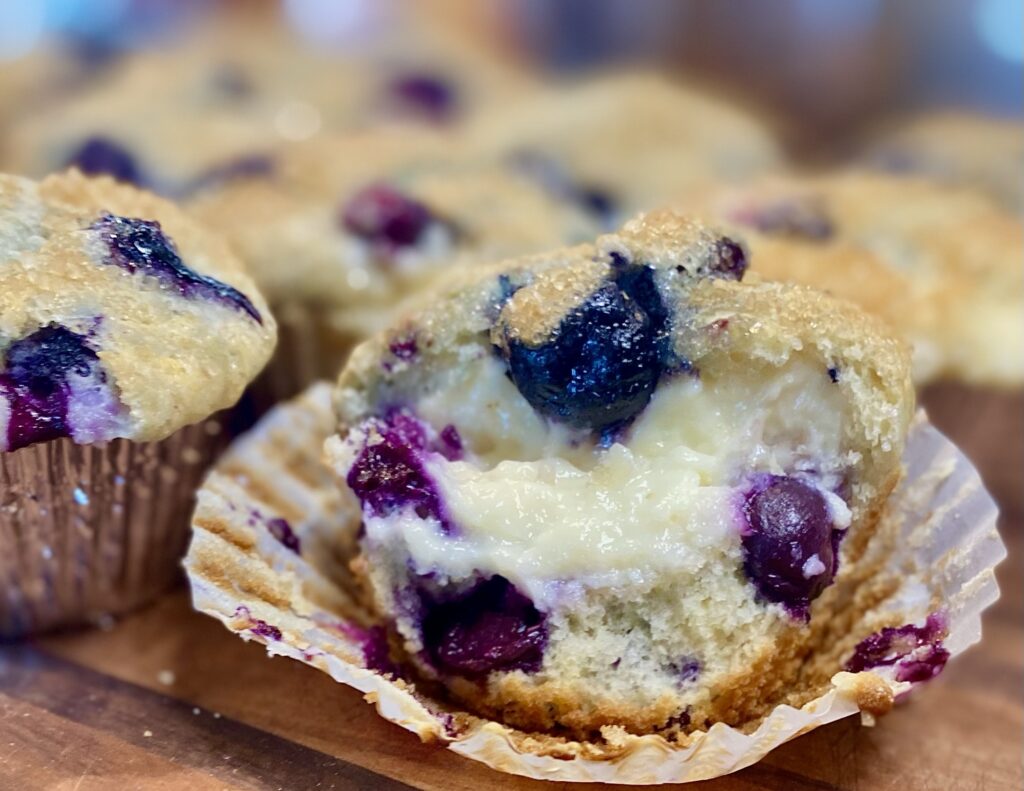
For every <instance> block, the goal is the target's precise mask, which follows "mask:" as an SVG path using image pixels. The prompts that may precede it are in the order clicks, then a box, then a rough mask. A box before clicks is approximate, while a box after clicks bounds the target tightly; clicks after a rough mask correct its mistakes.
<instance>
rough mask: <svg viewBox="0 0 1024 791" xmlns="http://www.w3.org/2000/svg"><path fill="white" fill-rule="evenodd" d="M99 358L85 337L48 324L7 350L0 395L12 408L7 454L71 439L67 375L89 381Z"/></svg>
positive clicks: (9, 420) (0, 377)
mask: <svg viewBox="0 0 1024 791" xmlns="http://www.w3.org/2000/svg"><path fill="white" fill-rule="evenodd" d="M98 365H99V355H97V354H96V352H95V351H94V350H93V349H92V348H90V347H89V345H88V343H87V341H86V338H85V336H84V335H79V334H78V333H75V332H72V331H71V330H69V329H67V328H66V327H62V326H60V325H59V324H49V325H47V326H45V327H42V328H41V329H38V330H36V331H35V332H33V333H32V334H31V335H28V336H26V337H24V338H22V339H20V340H17V341H15V342H14V343H12V344H11V345H10V346H8V347H7V351H6V354H5V355H4V369H3V373H0V395H2V396H4V397H5V398H6V399H7V402H8V408H9V410H10V414H9V417H8V423H7V443H6V445H7V449H8V450H17V449H18V448H23V447H25V446H27V445H32V444H34V443H36V442H46V441H48V440H52V439H58V438H60V437H67V436H70V433H71V427H70V426H69V425H68V399H69V397H70V388H69V386H68V381H67V379H68V375H69V374H72V373H74V374H78V375H79V376H83V377H84V376H88V375H89V374H90V373H91V372H92V371H93V370H95V367H96V366H98Z"/></svg>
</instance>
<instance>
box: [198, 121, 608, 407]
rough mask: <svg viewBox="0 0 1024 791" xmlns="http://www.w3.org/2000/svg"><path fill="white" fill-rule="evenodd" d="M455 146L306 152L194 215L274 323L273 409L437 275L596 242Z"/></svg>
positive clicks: (342, 141) (371, 145) (337, 147)
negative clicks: (249, 278)
mask: <svg viewBox="0 0 1024 791" xmlns="http://www.w3.org/2000/svg"><path fill="white" fill-rule="evenodd" d="M453 145H456V142H455V140H454V139H452V138H449V137H446V136H442V137H438V136H434V135H431V134H427V133H423V134H411V133H404V132H400V131H398V132H392V133H385V132H376V133H373V134H366V135H352V136H347V137H344V138H338V139H332V140H325V141H320V142H317V143H311V144H308V145H306V146H301V147H295V148H293V149H291V150H290V151H287V152H283V153H282V154H281V155H280V157H279V158H278V159H277V160H276V161H275V167H274V168H273V169H272V170H271V171H270V172H269V173H268V174H267V175H265V176H253V177H251V178H245V179H235V180H233V181H230V182H225V183H223V184H222V185H221V186H220V187H215V188H213V189H210V190H206V191H204V192H202V193H200V194H199V195H198V196H197V198H196V199H195V200H193V201H192V202H191V203H190V204H189V208H190V209H191V210H192V211H193V213H195V214H196V216H198V217H200V218H201V219H202V220H204V221H205V222H207V223H208V224H209V225H210V226H211V227H214V228H217V229H218V230H220V231H221V232H223V233H224V234H225V235H226V236H227V237H228V239H229V240H230V241H231V243H232V244H233V245H234V246H235V248H236V249H237V250H238V252H239V253H240V254H241V255H242V257H243V259H244V260H245V261H246V263H247V264H248V266H249V268H250V271H251V272H252V273H253V276H254V277H255V278H256V279H257V282H258V283H259V284H260V286H261V288H262V290H263V291H264V293H265V294H266V295H267V297H268V299H269V300H270V301H271V303H272V304H273V305H274V307H275V311H276V312H277V313H278V316H279V317H280V319H281V321H282V326H283V330H284V332H283V336H282V348H281V351H280V353H279V358H280V361H281V367H280V373H281V385H280V388H279V389H278V391H277V396H278V397H284V396H288V395H291V394H293V393H295V392H297V391H298V390H299V389H301V388H302V387H303V386H304V385H306V384H308V383H309V382H310V381H311V380H313V379H315V378H318V377H326V378H329V379H334V378H335V377H336V376H337V373H338V370H339V369H340V366H341V362H342V361H343V358H344V355H345V354H346V353H347V351H348V349H349V348H350V347H351V345H352V344H353V343H354V342H356V341H358V340H360V339H362V338H364V337H366V336H367V335H369V334H371V333H373V332H375V331H376V330H378V329H380V328H382V327H384V326H386V325H387V323H388V322H389V320H390V318H391V317H392V316H393V315H395V314H396V312H397V311H398V310H399V309H400V307H399V306H400V305H401V303H402V302H403V301H405V300H406V299H408V298H410V297H415V295H416V294H418V293H419V292H420V291H421V290H422V289H423V288H424V287H425V286H426V285H427V284H428V283H429V282H430V281H431V280H433V279H434V278H436V277H437V276H438V274H439V273H440V272H442V271H444V270H445V269H447V268H449V267H453V266H471V265H473V264H475V263H479V262H482V261H486V260H489V259H499V258H502V257H506V256H510V255H516V254H520V253H525V252H536V251H539V250H543V249H545V248H548V247H552V246H557V245H560V244H565V243H571V242H577V241H581V240H583V239H586V238H589V237H592V236H593V234H594V231H595V227H596V226H595V225H594V223H593V222H592V221H591V219H590V218H589V216H588V215H586V214H585V213H584V212H582V211H580V210H579V209H578V208H577V207H576V206H575V205H573V204H572V203H569V202H565V201H562V200H559V199H558V198H556V197H554V196H552V195H550V194H548V193H547V192H546V191H545V190H543V189H541V188H540V187H538V186H537V185H536V184H534V183H533V182H532V181H530V180H529V179H526V178H523V177H521V176H519V175H518V174H516V173H513V172H511V171H508V170H506V169H504V168H501V167H499V166H492V165H488V164H476V163H473V162H470V161H462V160H460V159H458V158H457V157H454V156H453V155H452V154H451V153H450V151H449V150H448V149H449V148H450V147H452V146H453ZM292 336H294V337H292ZM303 361H307V362H305V363H303ZM275 365H276V363H275ZM300 365H301V366H302V367H301V368H300Z"/></svg>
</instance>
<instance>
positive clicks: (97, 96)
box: [3, 52, 280, 195]
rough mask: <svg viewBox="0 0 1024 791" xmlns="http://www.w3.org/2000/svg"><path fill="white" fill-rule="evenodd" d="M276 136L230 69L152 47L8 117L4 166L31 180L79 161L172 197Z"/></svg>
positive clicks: (89, 170) (91, 170) (91, 171)
mask: <svg viewBox="0 0 1024 791" xmlns="http://www.w3.org/2000/svg"><path fill="white" fill-rule="evenodd" d="M279 142H280V137H279V136H277V135H276V133H275V130H274V126H273V118H272V117H271V116H270V113H269V109H268V108H263V107H261V106H259V105H258V104H257V103H256V102H255V100H253V99H252V98H251V96H250V94H249V93H248V90H247V89H246V88H245V86H244V81H243V80H242V78H241V77H240V76H239V75H238V74H236V73H234V72H233V71H232V70H231V68H230V67H228V66H227V65H224V66H221V65H220V64H218V63H210V62H205V61H202V60H199V61H192V60H190V59H187V58H178V57H176V56H171V55H169V54H168V53H163V52H158V53H151V54H147V55H138V56H136V57H134V58H132V59H129V60H126V61H125V62H123V63H121V64H119V66H118V68H117V69H114V70H111V71H110V72H109V73H108V74H107V75H106V77H105V78H104V79H101V80H98V81H96V82H95V83H93V84H92V85H91V86H90V87H89V88H88V89H87V90H83V91H80V92H78V93H77V94H76V95H74V96H73V97H70V98H68V99H67V100H66V101H63V102H59V103H56V104H52V105H48V106H46V107H44V108H40V109H38V110H37V111H35V112H30V113H25V114H24V116H23V117H22V118H21V119H20V120H19V121H18V122H17V123H15V124H13V125H12V128H11V130H10V135H9V139H8V140H7V144H6V145H5V147H4V150H3V164H4V166H5V168H6V169H7V170H10V171H12V172H16V173H19V174H22V175H26V176H30V177H33V178H39V177H42V176H45V175H47V174H50V173H54V172H57V171H60V170H63V169H66V168H69V167H76V168H78V169H79V170H81V171H82V172H83V173H86V174H87V175H107V176H111V177H112V178H115V179H117V180H118V181H121V182H125V183H130V184H134V185H136V186H140V187H145V188H147V189H150V190H154V191H157V192H160V193H163V194H167V195H177V194H181V193H185V192H188V191H190V190H191V189H192V188H193V187H194V185H195V184H196V183H197V182H203V181H205V180H208V179H210V178H213V177H215V176H217V175H218V174H223V173H224V172H225V171H227V170H229V169H231V168H237V167H241V166H244V165H245V163H246V162H248V161H249V160H253V159H254V158H256V157H257V156H258V155H260V154H261V153H262V152H263V151H264V150H266V149H268V148H270V147H272V146H273V145H275V144H277V143H279ZM239 163H241V164H239ZM249 166H252V165H251V164H250V165H249Z"/></svg>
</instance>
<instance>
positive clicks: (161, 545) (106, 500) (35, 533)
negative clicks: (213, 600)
mask: <svg viewBox="0 0 1024 791" xmlns="http://www.w3.org/2000/svg"><path fill="white" fill-rule="evenodd" d="M226 440H227V437H226V433H225V432H224V430H223V427H222V425H221V418H220V417H219V416H214V417H212V418H210V419H208V420H206V421H204V422H202V423H197V424H195V425H193V426H188V427H187V428H184V429H181V430H180V431H177V432H176V433H174V434H172V435H171V436H170V437H168V438H167V439H164V440H161V441H160V442H132V441H130V440H126V439H118V440H114V441H112V442H108V443H105V444H102V445H76V444H75V443H74V442H72V441H71V440H70V439H58V440H53V441H50V442H43V443H40V444H37V445H30V446H29V447H26V448H22V449H21V450H17V451H13V452H11V453H0V546H2V547H3V548H4V551H3V552H2V553H0V638H13V637H18V636H20V635H24V634H28V633H33V632H40V631H43V630H47V629H52V628H56V627H61V626H70V625H76V624H83V623H90V622H102V620H103V619H104V618H106V617H109V616H112V615H116V614H119V613H124V612H127V611H129V610H132V609H134V608H136V607H139V606H140V605H142V604H145V603H146V602H148V601H150V600H152V599H153V598H154V597H155V596H157V595H158V594H159V593H161V592H163V591H164V590H166V589H167V588H168V586H169V585H170V584H171V583H172V582H173V581H174V580H175V579H176V578H177V577H178V575H179V568H178V566H179V561H180V559H181V557H182V555H183V554H184V551H185V547H186V544H187V542H188V533H189V516H190V514H191V511H192V508H193V503H194V492H195V489H196V487H198V485H199V484H200V482H201V481H202V478H203V475H204V474H205V472H206V470H207V469H209V466H210V464H211V463H212V462H213V460H214V458H216V455H217V454H218V453H219V452H220V451H221V450H223V448H224V447H225V445H226Z"/></svg>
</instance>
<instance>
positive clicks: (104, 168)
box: [64, 136, 149, 187]
mask: <svg viewBox="0 0 1024 791" xmlns="http://www.w3.org/2000/svg"><path fill="white" fill-rule="evenodd" d="M64 167H67V168H78V169H79V170H80V171H82V172H83V173H84V174H86V175H87V176H111V177H112V178H114V179H116V180H117V181H123V182H127V183H129V184H135V185H136V186H140V187H142V186H146V185H147V184H148V183H149V180H148V179H147V178H146V177H145V175H144V174H143V172H142V168H141V167H140V166H139V163H138V161H137V160H136V159H135V157H134V156H133V155H132V153H131V152H130V151H129V150H128V149H127V148H125V147H124V146H123V145H121V144H120V143H118V142H117V141H116V140H112V139H110V138H109V137H100V136H97V137H90V138H89V139H88V140H85V141H84V142H83V143H82V144H81V145H80V146H79V147H78V148H77V149H76V150H75V151H74V152H73V153H72V154H71V155H70V156H69V157H68V159H67V161H66V162H65V163H64Z"/></svg>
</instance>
